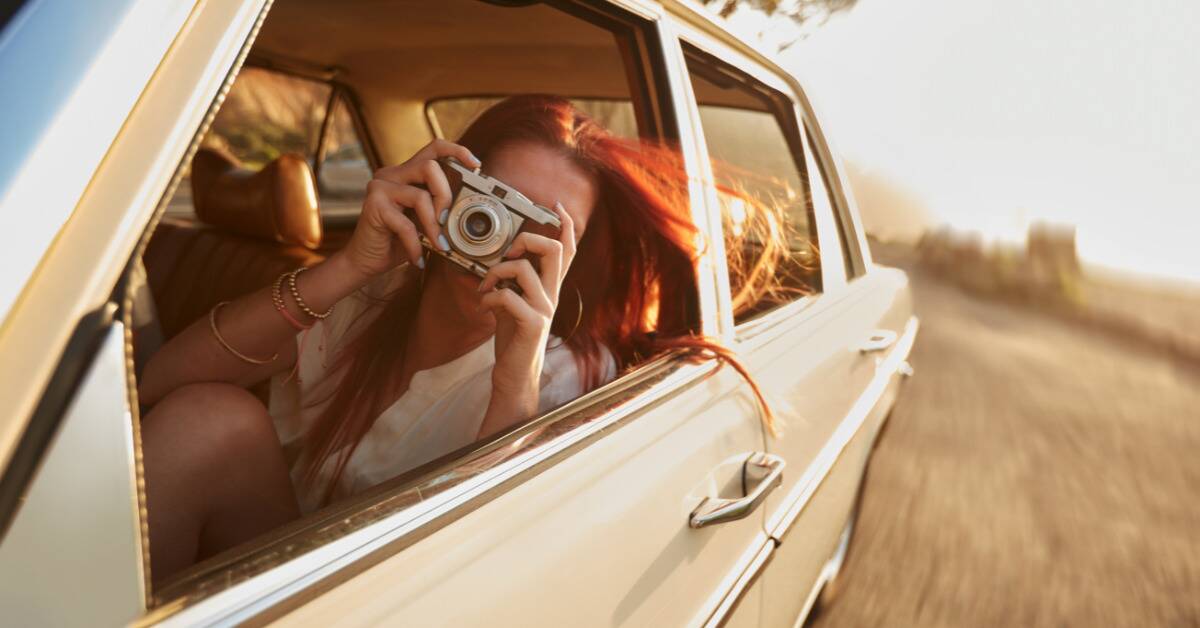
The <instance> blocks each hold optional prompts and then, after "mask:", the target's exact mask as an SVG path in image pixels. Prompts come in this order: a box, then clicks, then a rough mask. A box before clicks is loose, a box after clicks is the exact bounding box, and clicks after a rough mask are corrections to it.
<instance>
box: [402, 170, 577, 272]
mask: <svg viewBox="0 0 1200 628" xmlns="http://www.w3.org/2000/svg"><path fill="white" fill-rule="evenodd" d="M438 163H439V164H441V166H442V171H443V172H445V174H446V179H447V180H448V181H449V182H450V190H451V193H452V194H453V197H454V200H453V201H452V202H451V203H450V215H449V217H448V218H447V219H446V224H444V225H442V232H443V233H444V234H445V235H446V240H447V241H448V242H449V243H450V250H449V251H443V250H441V249H440V248H438V247H436V246H433V244H432V243H431V242H429V240H428V239H427V238H426V237H425V236H424V235H422V236H421V244H422V245H423V246H424V247H425V248H427V249H429V250H430V251H432V252H434V253H437V254H438V255H441V256H442V257H444V258H446V259H448V260H450V261H451V262H454V263H455V264H456V265H458V266H459V267H461V268H462V269H464V270H466V271H467V272H469V273H471V274H473V275H476V276H478V277H483V276H484V275H485V274H487V271H488V269H489V268H491V267H492V266H495V265H496V264H498V263H499V262H501V261H502V260H503V259H504V254H505V253H506V252H507V251H508V249H509V247H510V246H512V241H513V238H515V237H517V233H518V232H520V230H521V226H522V225H524V224H525V221H526V220H532V221H534V222H535V223H537V224H539V225H551V226H553V227H554V228H555V229H561V228H562V221H560V220H559V218H558V214H555V213H554V212H553V211H551V210H549V209H547V208H545V207H542V206H541V205H538V204H537V203H534V202H533V201H531V200H529V199H528V198H526V196H525V195H524V194H521V193H520V192H519V191H517V190H516V188H513V187H512V186H510V185H508V184H506V183H504V182H502V181H500V180H499V179H496V178H494V177H490V176H488V175H486V174H483V173H482V172H481V171H480V170H479V169H475V170H471V169H469V168H467V167H466V166H464V165H462V164H461V163H460V162H459V161H458V160H457V159H454V158H453V157H446V158H444V159H440V160H438Z"/></svg>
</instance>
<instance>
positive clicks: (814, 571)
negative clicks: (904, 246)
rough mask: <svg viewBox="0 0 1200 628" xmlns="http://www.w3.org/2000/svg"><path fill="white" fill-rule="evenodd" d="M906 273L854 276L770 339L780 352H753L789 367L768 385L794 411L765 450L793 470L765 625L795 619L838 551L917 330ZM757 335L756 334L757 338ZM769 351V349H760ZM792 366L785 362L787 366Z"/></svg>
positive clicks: (775, 525) (774, 515)
mask: <svg viewBox="0 0 1200 628" xmlns="http://www.w3.org/2000/svg"><path fill="white" fill-rule="evenodd" d="M906 285H907V284H906V283H905V281H904V276H903V274H901V273H898V272H891V271H885V270H882V269H880V270H878V271H877V272H873V273H870V274H868V275H867V276H864V277H862V278H860V279H859V280H857V281H855V282H854V283H853V284H852V285H851V286H850V287H849V288H848V290H847V291H846V292H845V293H843V294H842V295H839V296H841V298H840V299H837V300H836V301H835V300H834V299H833V298H831V297H832V296H833V295H827V296H825V297H822V301H825V302H823V303H822V302H818V303H817V304H814V308H817V309H819V310H820V311H818V312H814V313H813V314H812V315H811V316H810V317H809V318H808V319H807V320H804V321H802V322H800V323H799V324H796V325H794V326H792V327H791V328H790V329H788V330H786V331H784V332H783V333H782V334H781V335H780V336H779V337H778V338H777V339H776V340H775V341H773V342H771V343H770V345H771V350H772V353H773V354H774V355H773V356H763V355H759V356H756V357H757V358H758V359H763V360H764V361H765V362H766V363H765V364H763V365H761V366H760V365H759V364H758V363H757V362H756V366H755V367H754V368H755V369H756V371H758V369H763V371H765V372H784V373H788V374H790V375H791V377H792V378H793V379H791V380H790V381H780V380H786V379H787V375H781V376H779V377H778V378H776V381H773V382H772V383H771V386H772V388H771V390H772V391H778V394H780V395H781V396H785V397H786V399H787V401H788V403H789V404H790V407H789V410H791V414H790V416H789V417H788V425H787V426H786V431H785V433H784V434H783V436H782V438H779V439H774V440H772V441H770V442H769V443H768V450H770V451H771V452H772V453H775V454H777V455H780V456H782V457H784V458H786V459H787V460H788V464H789V465H790V466H791V467H793V468H794V469H795V471H794V472H793V473H792V474H791V475H790V477H789V478H787V479H786V481H785V485H784V487H783V489H782V490H780V491H778V492H777V495H776V496H773V497H772V499H771V500H770V502H769V503H768V513H767V530H768V531H770V532H771V533H772V536H773V537H775V538H776V539H777V540H779V541H780V546H779V547H778V549H777V550H776V559H775V561H773V563H772V565H771V568H770V569H768V570H767V573H766V575H765V576H764V580H765V582H764V593H763V596H764V599H763V608H764V611H763V612H764V617H763V625H765V626H785V625H791V624H792V623H793V622H794V620H795V619H796V616H797V615H798V614H799V613H801V611H803V610H804V605H805V603H806V600H807V599H808V594H809V593H810V591H811V590H812V589H813V587H814V586H815V585H816V584H817V582H818V577H819V576H820V574H821V570H822V568H823V567H824V565H825V562H826V561H827V560H828V559H829V558H830V556H831V555H832V554H833V552H834V549H835V548H836V546H837V544H838V540H839V536H840V533H841V531H842V528H843V526H844V524H845V521H846V517H847V515H848V514H849V512H850V508H851V506H852V504H853V502H854V498H855V495H856V492H857V488H858V485H859V481H860V479H861V476H862V472H863V469H864V465H865V461H866V456H867V455H869V452H870V447H871V444H872V442H873V440H874V436H875V434H876V432H877V431H878V428H879V425H880V422H881V421H882V420H883V418H884V416H885V415H886V412H887V410H888V408H889V407H890V404H891V401H892V399H893V398H894V394H895V393H894V388H895V384H894V382H895V380H896V378H897V375H896V374H895V373H896V362H897V359H898V358H899V357H900V355H899V354H896V355H893V352H904V353H905V355H906V353H907V347H908V346H911V334H909V335H906V334H905V332H906V328H905V326H904V322H905V316H906V313H907V311H909V310H908V307H909V306H908V296H907V294H908V293H907V289H906ZM880 329H883V330H888V331H892V332H895V333H896V340H895V341H894V342H893V343H892V344H891V346H890V347H888V348H887V349H885V350H883V351H880V352H872V353H863V352H862V351H861V348H862V347H863V346H864V344H866V343H867V342H868V340H870V339H871V337H872V336H873V335H875V334H876V330H880ZM755 340H756V341H758V339H757V338H756V339H755ZM761 353H766V352H765V351H760V354H761ZM783 364H788V368H783V367H782V365H783Z"/></svg>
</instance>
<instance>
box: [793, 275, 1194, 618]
mask: <svg viewBox="0 0 1200 628" xmlns="http://www.w3.org/2000/svg"><path fill="white" fill-rule="evenodd" d="M914 290H915V296H916V302H917V310H918V314H919V315H920V316H921V318H922V323H923V324H922V328H921V336H920V337H919V338H918V340H917V344H916V347H915V348H914V351H913V357H912V360H911V362H912V364H913V366H914V368H915V369H916V375H917V376H916V377H914V378H913V379H912V380H911V381H910V383H909V386H908V389H907V390H906V391H905V393H904V394H903V395H902V398H901V401H900V403H899V405H898V406H897V408H896V411H895V413H894V415H893V416H892V419H891V424H890V426H889V428H888V430H887V432H886V433H885V434H884V436H883V438H882V440H881V442H880V444H879V448H878V449H877V451H876V453H875V457H874V459H873V461H872V463H871V468H870V471H869V476H868V479H867V485H866V492H865V494H864V500H863V506H862V513H861V515H860V518H859V527H858V531H857V536H856V538H855V540H854V544H853V545H852V546H851V551H850V555H849V559H848V562H847V564H846V566H845V569H844V570H843V572H842V577H841V579H840V582H839V583H838V589H837V594H836V598H835V599H834V602H833V603H832V604H831V605H830V607H829V608H828V609H827V610H825V611H824V612H823V613H822V615H821V616H820V617H818V618H816V621H815V622H814V625H816V626H820V627H822V628H833V627H841V626H853V627H859V626H1200V365H1196V364H1187V363H1181V362H1178V361H1174V360H1172V359H1171V358H1170V357H1168V356H1167V355H1165V354H1163V353H1161V352H1156V351H1154V350H1150V349H1147V348H1145V347H1143V346H1141V345H1139V344H1138V343H1136V342H1132V341H1125V340H1122V339H1119V338H1112V337H1108V336H1104V335H1101V334H1100V333H1098V332H1092V331H1085V330H1079V329H1074V328H1072V326H1071V325H1070V324H1069V323H1066V322H1063V321H1060V320H1058V319H1055V318H1051V317H1049V316H1046V315H1042V314H1037V313H1034V312H1030V311H1027V310H1025V309H1022V308H1020V307H1013V306H1007V305H1003V304H998V303H995V302H989V301H983V300H978V299H975V298H972V297H968V296H966V295H964V294H963V293H961V292H959V291H958V290H957V289H955V288H953V287H950V286H948V285H945V284H942V283H940V282H938V281H936V280H930V279H923V278H922V277H921V275H919V274H916V275H914Z"/></svg>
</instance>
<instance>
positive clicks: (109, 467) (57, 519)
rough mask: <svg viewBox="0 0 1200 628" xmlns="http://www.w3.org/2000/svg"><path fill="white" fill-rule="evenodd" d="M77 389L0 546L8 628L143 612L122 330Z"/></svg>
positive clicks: (102, 620) (109, 338)
mask: <svg viewBox="0 0 1200 628" xmlns="http://www.w3.org/2000/svg"><path fill="white" fill-rule="evenodd" d="M77 390H78V392H77V393H76V394H75V397H74V399H73V400H72V401H71V404H70V406H69V407H68V409H67V411H66V415H65V416H64V417H63V421H62V424H61V426H60V427H59V430H58V434H57V435H55V436H54V440H53V441H52V442H51V444H50V447H49V448H48V450H47V453H46V455H45V456H44V458H43V460H42V462H41V465H40V468H39V469H38V471H37V473H36V475H35V476H34V478H33V481H32V483H31V484H30V486H29V489H28V491H27V492H26V493H25V498H24V501H23V503H22V504H21V506H20V508H19V510H18V511H17V512H16V517H15V519H14V520H13V523H12V527H11V528H10V529H9V530H8V533H7V534H6V535H5V537H4V539H3V542H2V543H0V608H3V609H4V622H5V623H7V624H10V625H23V626H75V625H79V626H82V625H119V624H126V623H128V622H130V621H133V620H134V619H135V618H136V617H137V616H138V615H139V614H140V613H141V611H142V609H143V599H144V578H143V572H142V546H141V524H140V522H139V518H138V505H137V491H136V487H135V479H134V472H133V464H134V460H133V432H132V427H131V424H130V422H131V417H130V410H129V404H128V397H127V395H126V378H125V329H124V326H123V325H121V324H120V323H115V324H113V325H111V326H110V327H109V328H108V329H107V332H106V334H105V336H104V339H103V340H102V343H101V345H100V349H99V351H98V352H97V353H96V354H95V357H94V359H93V361H92V363H91V366H90V368H89V369H88V371H87V374H86V375H85V376H84V379H83V380H82V383H81V385H80V386H79V387H78V389H77Z"/></svg>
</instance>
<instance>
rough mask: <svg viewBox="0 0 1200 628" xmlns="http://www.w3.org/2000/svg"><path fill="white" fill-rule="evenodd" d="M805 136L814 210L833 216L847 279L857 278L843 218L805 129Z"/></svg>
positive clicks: (811, 139)
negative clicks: (806, 138)
mask: <svg viewBox="0 0 1200 628" xmlns="http://www.w3.org/2000/svg"><path fill="white" fill-rule="evenodd" d="M804 134H805V135H806V136H808V142H805V145H804V148H805V150H807V151H808V152H807V156H806V159H805V161H806V162H807V164H808V182H809V186H811V188H812V198H813V210H814V211H817V212H823V214H824V215H828V216H833V217H834V219H835V220H836V221H837V225H838V238H839V239H840V240H841V245H842V246H841V249H842V263H843V264H844V265H845V267H846V278H847V279H850V278H853V277H855V276H856V275H855V274H854V264H853V263H852V262H851V260H850V249H849V247H848V246H846V227H845V225H844V224H843V223H842V220H841V218H842V216H841V215H840V214H839V213H838V212H837V211H834V200H833V197H832V196H831V195H830V191H829V186H827V185H826V183H825V175H824V171H823V169H822V168H821V167H820V165H819V164H820V163H821V162H820V157H819V156H818V155H819V154H818V153H817V150H816V147H814V146H813V138H812V135H811V134H810V133H809V132H808V130H807V129H805V132H804Z"/></svg>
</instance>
